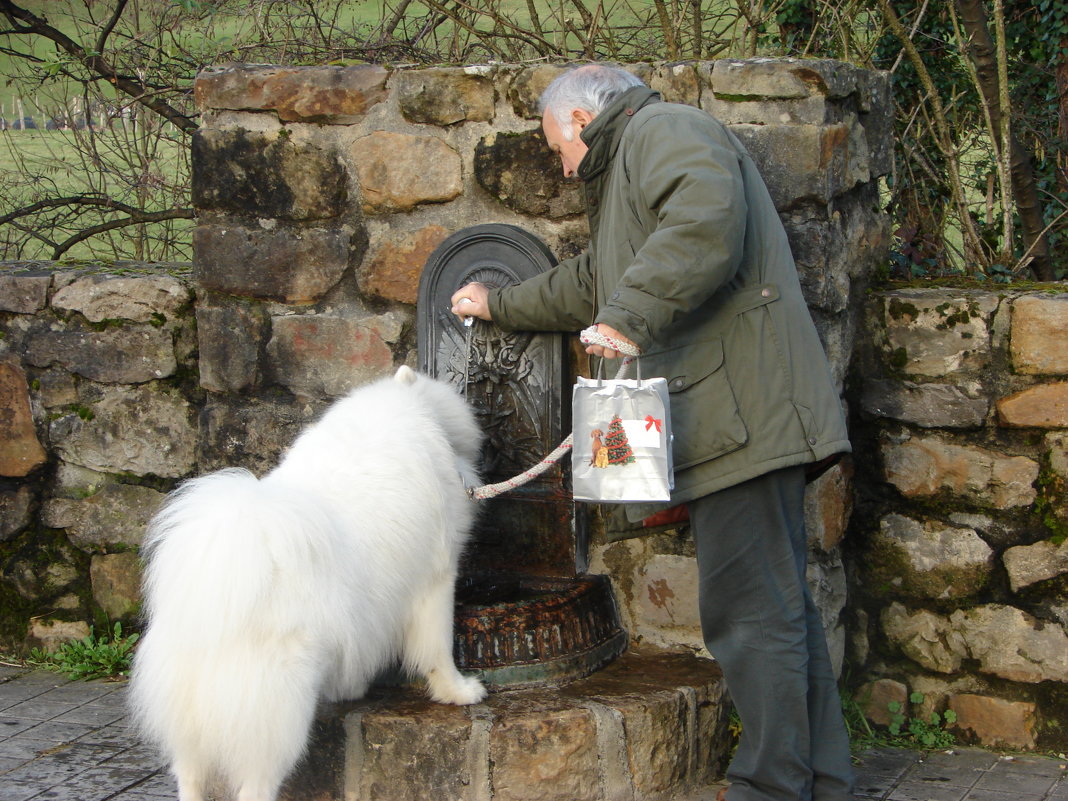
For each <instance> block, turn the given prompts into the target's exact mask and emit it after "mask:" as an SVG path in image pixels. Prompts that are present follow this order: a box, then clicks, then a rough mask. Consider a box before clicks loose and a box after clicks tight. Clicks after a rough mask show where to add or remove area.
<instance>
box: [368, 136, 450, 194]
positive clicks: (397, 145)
mask: <svg viewBox="0 0 1068 801" xmlns="http://www.w3.org/2000/svg"><path fill="white" fill-rule="evenodd" d="M349 158H350V159H351V160H352V163H353V164H354V165H355V167H356V174H357V176H358V177H359V183H360V193H361V201H362V204H363V210H364V212H366V213H368V214H388V213H392V212H398V211H411V210H412V209H414V208H415V207H416V206H419V205H422V204H424V203H444V202H446V201H449V200H453V199H454V198H457V197H459V196H460V193H461V192H463V175H462V167H461V159H460V154H459V153H457V152H456V151H455V150H453V149H452V148H451V147H450V146H449V145H447V144H446V143H445V142H443V141H441V140H440V139H438V138H436V137H433V136H413V135H411V134H405V133H393V132H391V131H376V132H375V133H372V134H370V135H368V136H363V137H361V138H359V139H357V140H356V141H355V142H353V143H352V145H351V146H350V147H349Z"/></svg>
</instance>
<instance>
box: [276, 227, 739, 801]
mask: <svg viewBox="0 0 1068 801" xmlns="http://www.w3.org/2000/svg"><path fill="white" fill-rule="evenodd" d="M554 264H555V260H554V258H553V256H552V254H551V252H550V251H549V250H548V248H547V247H546V246H545V245H544V244H543V243H542V242H541V240H539V239H538V238H537V237H535V236H534V235H532V234H530V233H529V232H527V231H525V230H523V229H520V228H517V227H514V226H510V225H499V224H490V225H478V226H474V227H471V228H466V229H463V230H461V231H458V232H457V233H455V234H453V235H452V236H450V237H448V238H447V239H446V240H445V241H444V242H442V243H441V245H440V246H439V247H438V248H437V249H436V250H435V251H434V252H433V253H432V254H431V256H430V258H429V260H428V261H427V264H426V267H425V268H424V271H423V275H422V279H421V282H420V288H419V300H418V304H417V313H418V343H419V355H420V367H421V369H423V370H424V371H425V372H427V373H430V374H432V375H435V376H437V377H439V378H442V379H444V380H447V381H450V382H452V383H453V384H455V385H456V387H457V391H458V392H464V393H465V394H466V397H467V398H468V400H469V402H470V403H472V404H473V405H474V406H475V408H476V410H477V413H478V416H479V420H480V422H481V423H482V426H483V428H484V430H485V431H486V434H487V442H486V446H485V451H484V459H483V471H484V478H485V480H486V482H487V483H494V482H497V481H500V480H503V479H506V478H511V477H513V476H515V475H517V474H518V473H520V472H522V471H523V470H525V469H526V468H528V467H531V466H532V465H534V464H535V463H537V462H538V461H539V460H540V459H541V458H542V457H543V456H544V455H545V454H547V453H549V452H550V451H551V450H552V449H553V448H554V447H555V446H556V445H557V444H559V442H560V441H561V440H562V439H563V438H564V437H565V436H566V434H567V432H568V430H569V429H570V419H569V416H570V414H569V412H570V404H569V398H568V396H569V395H570V385H571V372H572V371H571V368H570V365H569V356H568V354H569V349H568V343H567V341H566V340H565V338H564V337H563V336H562V335H560V334H547V333H538V334H532V333H509V332H505V331H502V330H501V329H500V328H498V327H497V326H495V325H492V324H489V323H485V322H482V321H476V322H475V324H474V325H473V326H472V327H470V328H468V327H466V326H464V325H463V324H462V323H460V321H459V320H458V319H457V318H456V317H455V316H454V315H452V314H451V313H450V312H449V306H450V303H449V299H450V297H451V295H452V293H453V292H454V291H455V290H456V289H457V288H459V287H460V286H462V285H464V284H466V283H468V282H469V281H481V282H483V283H486V284H489V285H495V286H507V285H510V284H514V283H516V282H519V281H522V280H523V279H525V278H527V277H530V276H532V275H536V274H538V273H539V272H541V271H542V270H547V269H550V268H551V267H552V266H553V265H554ZM566 458H567V457H565V460H566ZM568 477H569V471H568V470H567V469H565V468H564V467H559V466H558V467H555V468H553V469H551V470H550V471H548V472H547V473H545V474H543V475H542V476H540V477H539V478H538V479H535V480H534V481H532V482H530V483H529V484H526V485H524V486H523V487H521V488H519V489H517V490H514V491H510V492H509V493H507V494H505V495H502V496H499V497H497V498H494V499H491V500H489V501H481V502H480V503H481V504H482V505H483V509H482V510H481V513H480V522H479V524H478V526H477V529H476V532H475V535H474V538H473V539H474V541H473V543H472V545H471V547H470V549H469V552H468V554H467V556H466V557H465V562H464V565H463V570H462V575H461V578H460V581H459V583H458V587H457V606H456V638H455V656H456V660H457V664H458V665H459V666H460V667H461V669H462V670H468V671H473V672H477V673H478V674H479V675H480V676H481V678H482V680H483V681H484V682H485V683H486V685H487V686H488V687H489V688H490V690H491V693H490V695H489V697H488V698H487V700H486V701H485V702H483V703H481V704H477V705H475V706H472V707H465V708H462V707H454V706H445V705H440V704H433V703H430V702H428V701H427V700H426V699H425V698H424V697H423V695H422V693H421V691H420V690H419V688H418V687H411V686H405V685H403V684H401V683H397V682H393V683H389V682H384V683H383V684H382V685H381V686H379V687H376V688H374V689H372V691H371V693H370V694H369V695H368V697H367V698H366V699H364V700H362V701H360V702H356V703H350V704H339V705H333V706H329V707H326V708H324V709H323V710H322V712H321V714H320V717H319V720H318V724H317V727H316V731H315V740H314V742H313V745H312V748H311V749H310V752H309V757H308V759H307V760H306V761H305V763H304V764H303V765H302V767H301V768H300V770H299V771H298V774H297V775H296V776H295V777H294V778H293V779H292V780H291V781H290V782H289V784H288V785H287V790H286V793H285V795H284V797H285V798H286V799H288V800H289V801H298V800H299V801H310V800H311V799H315V801H327V799H329V800H330V801H334V800H335V799H336V800H337V801H341V799H344V801H422V800H423V799H427V800H428V801H429V799H434V801H451V800H453V799H455V801H491V800H494V801H557V800H558V801H667V799H673V800H675V799H679V798H680V797H682V796H684V795H686V794H688V793H692V792H694V791H695V790H696V789H697V788H700V787H703V786H706V785H708V784H709V783H711V782H712V781H714V780H715V778H716V776H717V774H718V772H719V771H720V769H721V767H722V761H723V758H724V750H725V748H726V743H727V737H726V736H725V730H726V723H727V714H726V710H727V709H728V704H727V703H726V702H725V698H724V696H725V688H724V685H723V681H722V678H721V675H720V673H719V671H718V669H717V668H716V666H715V665H714V664H712V663H709V662H707V661H704V660H700V659H698V658H696V657H694V656H692V655H690V654H684V653H667V652H659V651H651V650H634V649H631V650H629V651H627V650H626V649H627V641H628V638H627V634H626V632H625V631H624V630H623V629H622V627H621V626H620V623H619V617H618V612H617V607H616V604H615V601H614V598H613V594H612V587H611V583H610V581H609V580H608V577H607V576H601V575H590V574H588V573H586V568H587V546H588V542H587V539H588V525H587V523H588V521H587V516H586V514H585V509H584V508H583V507H581V506H580V507H578V508H577V509H576V505H575V504H574V502H573V501H572V498H571V492H570V487H569V485H568ZM625 651H626V652H625ZM624 652H625V653H624Z"/></svg>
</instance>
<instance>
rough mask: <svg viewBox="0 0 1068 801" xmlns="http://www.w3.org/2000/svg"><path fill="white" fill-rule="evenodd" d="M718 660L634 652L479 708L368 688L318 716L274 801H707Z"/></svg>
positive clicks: (717, 735)
mask: <svg viewBox="0 0 1068 801" xmlns="http://www.w3.org/2000/svg"><path fill="white" fill-rule="evenodd" d="M729 710H730V703H729V701H728V700H727V698H726V689H725V685H724V682H723V678H722V674H721V673H720V670H719V668H718V666H717V665H716V664H715V663H714V662H710V661H708V660H703V659H699V658H697V657H695V656H693V655H690V654H679V653H669V652H663V651H654V650H631V651H629V652H627V653H626V654H624V655H623V656H621V657H620V658H619V659H617V660H616V661H615V662H613V663H612V664H610V665H609V666H608V667H606V668H604V669H603V670H600V671H598V672H597V673H594V674H593V675H592V676H589V677H587V678H585V679H581V680H579V681H575V682H572V683H571V684H568V685H566V686H564V687H560V688H554V689H533V690H515V691H499V692H493V693H491V694H490V695H489V696H488V698H487V699H486V700H485V701H484V702H483V703H481V704H477V705H474V706H471V707H455V706H446V705H442V704H434V703H430V702H428V701H427V700H426V699H425V698H424V697H423V696H422V694H421V693H420V691H419V690H418V689H413V688H390V689H375V690H373V691H372V693H371V694H370V695H369V696H368V697H367V698H365V699H363V700H362V701H359V702H353V703H345V704H334V705H329V706H326V707H324V708H323V709H322V710H321V711H320V715H319V719H318V721H317V725H316V729H315V732H314V736H313V741H312V744H311V747H310V749H309V754H308V757H307V758H306V759H305V761H304V762H303V763H302V764H301V765H300V767H299V768H298V770H297V771H296V773H295V774H294V776H293V777H292V778H291V779H290V780H289V782H287V785H286V788H285V790H284V791H283V795H282V798H283V799H284V801H424V800H425V801H668V800H669V799H678V798H680V797H696V796H698V795H700V796H701V797H705V794H704V792H702V791H703V790H705V789H706V788H708V786H709V785H711V784H713V783H714V782H715V781H716V779H717V778H718V777H719V776H720V775H721V773H722V768H723V767H724V763H725V759H726V756H727V754H728V753H729V737H728V733H727V722H728V717H729Z"/></svg>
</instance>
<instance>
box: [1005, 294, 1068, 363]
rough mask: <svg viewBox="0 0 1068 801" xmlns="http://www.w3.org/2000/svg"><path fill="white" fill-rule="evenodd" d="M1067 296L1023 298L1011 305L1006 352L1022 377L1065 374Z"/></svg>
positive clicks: (1067, 359)
mask: <svg viewBox="0 0 1068 801" xmlns="http://www.w3.org/2000/svg"><path fill="white" fill-rule="evenodd" d="M1066 333H1068V295H1064V294H1062V295H1053V296H1045V295H1043V296H1039V295H1025V296H1024V297H1020V298H1017V299H1016V300H1015V301H1014V302H1013V304H1012V332H1011V334H1010V339H1009V353H1010V355H1011V356H1012V366H1013V369H1015V370H1016V372H1018V373H1023V374H1025V375H1066V374H1068V348H1065V347H1064V338H1065V334H1066Z"/></svg>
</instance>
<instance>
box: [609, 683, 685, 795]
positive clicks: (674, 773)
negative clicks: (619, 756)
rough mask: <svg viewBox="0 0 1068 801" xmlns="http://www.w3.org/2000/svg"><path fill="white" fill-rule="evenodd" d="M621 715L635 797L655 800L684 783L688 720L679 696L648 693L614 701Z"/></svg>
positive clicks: (677, 694) (676, 694) (681, 696)
mask: <svg viewBox="0 0 1068 801" xmlns="http://www.w3.org/2000/svg"><path fill="white" fill-rule="evenodd" d="M613 706H614V708H615V709H617V710H619V711H620V712H621V713H622V715H623V729H624V731H625V732H626V738H627V762H628V765H629V767H630V774H631V781H632V783H633V786H634V791H635V796H636V797H638V798H645V797H655V796H656V795H657V794H658V793H663V792H665V791H667V790H670V789H671V788H672V787H676V786H679V785H681V784H683V783H684V782H685V781H686V777H687V771H688V770H689V760H688V759H687V750H688V742H689V740H690V737H691V736H692V730H691V718H690V716H689V715H688V709H687V705H686V703H685V699H684V696H683V695H682V694H681V693H666V692H651V693H647V694H643V695H641V696H635V697H632V698H621V699H618V700H616V701H615V703H614V704H613Z"/></svg>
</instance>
